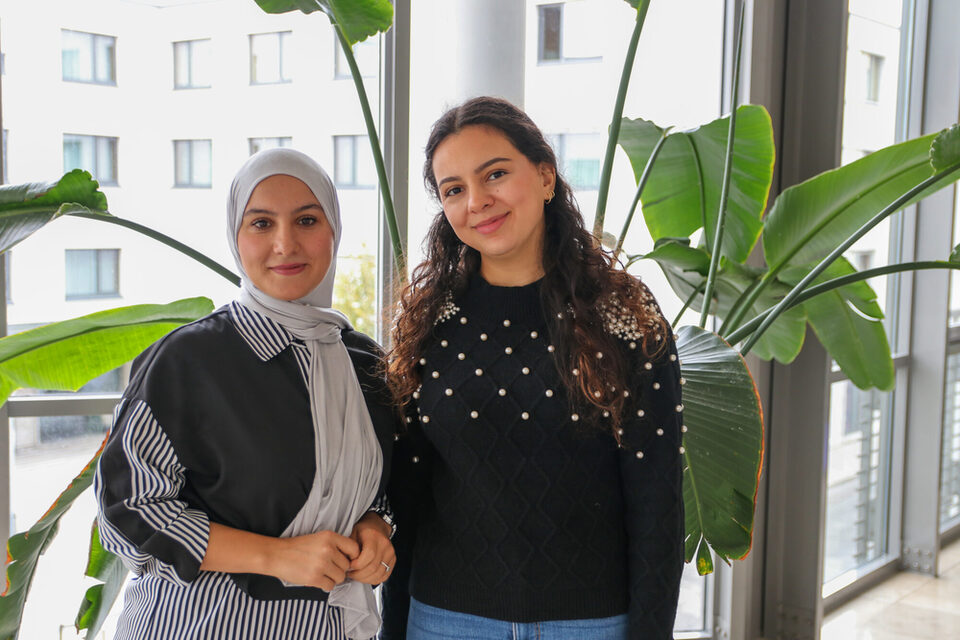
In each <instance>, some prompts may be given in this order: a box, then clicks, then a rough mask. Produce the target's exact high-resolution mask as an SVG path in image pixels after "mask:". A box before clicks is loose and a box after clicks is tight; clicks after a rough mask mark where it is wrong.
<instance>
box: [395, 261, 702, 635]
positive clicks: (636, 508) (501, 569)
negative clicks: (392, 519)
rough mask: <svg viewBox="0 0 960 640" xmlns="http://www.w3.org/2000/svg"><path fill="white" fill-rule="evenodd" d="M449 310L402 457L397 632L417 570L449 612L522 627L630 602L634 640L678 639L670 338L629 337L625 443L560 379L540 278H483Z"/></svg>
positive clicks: (678, 520) (677, 427)
mask: <svg viewBox="0 0 960 640" xmlns="http://www.w3.org/2000/svg"><path fill="white" fill-rule="evenodd" d="M651 300H652V298H651ZM443 315H444V317H442V318H441V320H440V321H439V323H438V325H437V328H436V331H435V339H434V340H433V341H432V342H431V344H430V345H429V346H428V348H427V349H426V351H425V353H424V354H423V359H422V360H421V361H420V363H421V377H422V380H423V384H422V388H421V389H420V390H419V391H418V393H417V394H415V402H414V412H413V413H412V415H411V417H410V418H409V425H408V426H409V430H408V432H407V434H405V436H403V437H401V438H400V440H399V441H398V443H397V447H398V448H397V452H396V454H395V456H394V470H395V471H394V476H393V480H392V485H391V487H390V489H388V495H389V496H390V499H391V502H392V504H393V506H394V510H395V512H396V516H397V524H398V527H399V531H398V538H397V540H396V541H395V542H396V544H397V547H398V554H399V556H400V558H399V561H398V567H397V569H396V573H395V574H394V576H393V578H392V579H391V581H390V583H389V584H388V587H387V589H386V590H385V621H384V633H383V636H384V637H387V638H393V637H403V633H402V627H403V624H404V621H405V617H406V611H405V607H406V599H405V598H406V593H405V591H406V588H405V587H406V586H407V585H406V584H403V583H405V582H406V581H407V575H406V574H407V572H408V571H409V573H410V576H409V592H410V593H411V594H412V595H413V597H415V598H417V599H418V600H420V601H421V602H424V603H426V604H429V605H432V606H435V607H441V608H445V609H450V610H453V611H458V612H462V613H468V614H473V615H479V616H485V617H490V618H497V619H501V620H508V621H512V622H533V621H539V620H559V619H574V618H599V617H607V616H613V615H618V614H622V613H627V612H629V614H630V628H631V638H644V639H659V638H670V637H672V629H673V621H674V617H675V613H676V605H677V597H678V593H679V584H680V575H681V569H682V553H683V505H682V494H681V460H682V457H681V454H680V444H681V424H682V414H681V409H682V406H681V405H680V385H681V379H680V373H679V365H678V362H677V359H676V350H675V347H674V345H673V343H672V341H671V342H670V344H669V345H668V346H669V348H668V349H667V350H666V351H665V353H664V354H663V356H662V357H661V358H660V359H659V361H657V362H650V363H647V362H645V361H644V358H643V357H642V355H641V352H640V349H639V348H638V347H637V348H633V349H631V347H630V345H629V342H630V341H629V340H628V339H625V340H623V343H622V344H623V349H624V350H625V353H627V354H628V357H629V358H630V362H631V363H632V365H633V366H632V370H633V375H632V384H631V387H632V388H631V389H629V392H630V394H631V395H630V398H629V402H628V409H629V412H628V414H627V417H626V418H625V420H624V422H623V424H622V425H621V426H622V428H623V435H622V438H621V440H622V447H618V445H617V442H616V440H615V438H614V437H613V435H612V433H611V430H610V429H609V428H607V429H601V428H598V427H597V425H596V424H591V422H592V421H601V422H602V421H603V420H604V418H603V416H601V415H596V414H595V412H593V411H589V410H587V409H585V408H584V409H579V408H578V402H579V400H577V401H575V402H571V401H570V399H569V398H568V395H567V393H566V391H565V390H564V388H563V385H562V384H561V381H560V376H559V374H558V371H557V368H556V366H557V365H556V361H555V357H554V353H555V352H554V350H553V348H552V346H551V344H550V338H549V335H548V325H547V322H546V319H545V318H544V313H543V311H542V310H541V305H540V287H539V283H534V284H532V285H528V286H525V287H495V286H491V285H489V284H487V283H486V282H484V281H483V280H482V279H481V278H479V277H474V278H473V279H472V281H471V283H470V286H469V289H468V290H467V291H466V292H465V293H464V294H463V295H462V296H460V297H459V298H458V299H457V300H455V301H453V304H452V305H448V308H447V312H446V313H445V314H443ZM634 347H636V345H634ZM590 416H595V417H592V418H591V417H590ZM409 547H413V553H412V559H411V557H410V555H411V554H410V553H409ZM410 565H412V566H410Z"/></svg>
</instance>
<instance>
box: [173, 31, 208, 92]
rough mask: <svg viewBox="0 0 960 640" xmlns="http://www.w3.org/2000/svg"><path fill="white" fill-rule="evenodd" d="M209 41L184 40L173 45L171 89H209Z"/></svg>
mask: <svg viewBox="0 0 960 640" xmlns="http://www.w3.org/2000/svg"><path fill="white" fill-rule="evenodd" d="M210 54H211V46H210V40H209V39H206V40H185V41H183V42H174V43H173V88H174V89H206V88H209V87H210Z"/></svg>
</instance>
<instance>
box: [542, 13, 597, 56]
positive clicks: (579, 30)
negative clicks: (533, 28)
mask: <svg viewBox="0 0 960 640" xmlns="http://www.w3.org/2000/svg"><path fill="white" fill-rule="evenodd" d="M537 13H538V24H539V28H538V32H537V62H598V61H600V60H602V59H603V57H602V56H599V55H597V53H596V47H597V42H598V39H597V37H596V29H597V28H599V25H597V24H596V17H595V16H594V15H592V13H591V12H590V8H589V7H588V5H587V3H586V2H584V1H583V0H577V1H574V2H561V3H558V4H544V5H540V6H539V7H537ZM594 13H595V12H594Z"/></svg>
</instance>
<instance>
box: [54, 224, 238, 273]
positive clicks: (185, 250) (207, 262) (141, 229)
mask: <svg viewBox="0 0 960 640" xmlns="http://www.w3.org/2000/svg"><path fill="white" fill-rule="evenodd" d="M67 215H70V216H73V217H75V218H87V219H88V220H99V221H100V222H109V223H110V224H116V225H119V226H121V227H126V228H127V229H132V230H133V231H136V232H137V233H142V234H143V235H145V236H147V237H148V238H153V239H154V240H157V241H159V242H162V243H163V244H165V245H167V246H168V247H170V248H171V249H176V250H177V251H179V252H180V253H182V254H184V255H185V256H188V257H190V258H193V259H194V260H196V261H197V262H199V263H200V264H202V265H203V266H205V267H208V268H209V269H211V270H212V271H214V272H215V273H218V274H219V275H221V276H223V277H224V278H226V279H227V280H229V281H230V282H231V283H232V284H234V285H236V286H238V287H239V286H240V276H238V275H237V274H235V273H234V272H233V271H230V269H227V268H226V267H225V266H223V265H222V264H220V263H219V262H217V261H216V260H213V259H211V258H208V257H207V256H205V255H204V254H202V253H200V252H199V251H197V250H196V249H193V248H191V247H188V246H187V245H185V244H183V243H182V242H180V241H179V240H174V239H173V238H171V237H170V236H168V235H166V234H163V233H160V232H159V231H156V230H154V229H151V228H150V227H145V226H143V225H142V224H139V223H137V222H134V221H133V220H126V219H124V218H118V217H117V216H115V215H113V214H110V213H107V212H106V211H102V212H94V211H91V212H90V213H83V212H80V211H76V212H71V213H69V214H67Z"/></svg>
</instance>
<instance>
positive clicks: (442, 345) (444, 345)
mask: <svg viewBox="0 0 960 640" xmlns="http://www.w3.org/2000/svg"><path fill="white" fill-rule="evenodd" d="M448 344H450V343H449V342H447V341H446V340H441V341H440V346H441V347H446V346H447V345H448Z"/></svg>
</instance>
